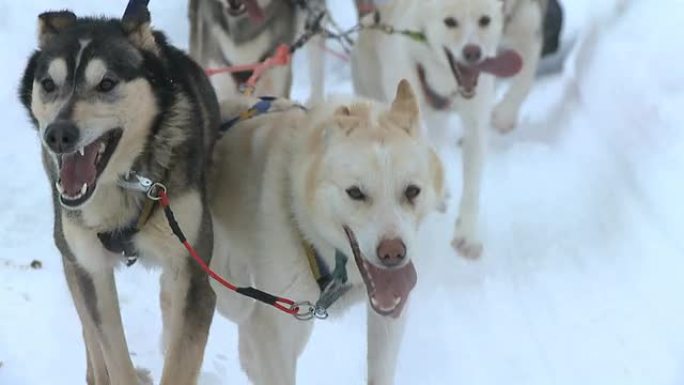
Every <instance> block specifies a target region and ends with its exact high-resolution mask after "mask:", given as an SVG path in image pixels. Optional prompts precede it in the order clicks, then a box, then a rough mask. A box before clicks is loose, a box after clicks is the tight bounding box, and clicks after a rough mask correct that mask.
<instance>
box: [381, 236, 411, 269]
mask: <svg viewBox="0 0 684 385" xmlns="http://www.w3.org/2000/svg"><path fill="white" fill-rule="evenodd" d="M376 252H377V254H378V259H380V262H381V263H382V264H383V265H385V266H396V265H398V264H400V263H401V262H402V261H403V260H404V258H406V245H404V242H403V241H402V240H401V239H399V238H393V239H383V240H382V241H381V242H380V244H379V245H378V249H377V251H376Z"/></svg>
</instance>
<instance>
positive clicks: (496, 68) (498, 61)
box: [475, 50, 523, 78]
mask: <svg viewBox="0 0 684 385" xmlns="http://www.w3.org/2000/svg"><path fill="white" fill-rule="evenodd" d="M522 66H523V61H522V57H520V55H519V54H518V53H517V52H515V51H513V50H505V51H501V52H500V53H499V54H498V55H497V56H495V57H492V58H489V59H486V60H484V61H483V62H481V63H480V64H478V65H476V66H475V68H476V69H477V70H479V71H481V72H487V73H489V74H492V75H494V76H497V77H500V78H508V77H511V76H515V75H516V74H517V73H518V72H520V70H521V69H522Z"/></svg>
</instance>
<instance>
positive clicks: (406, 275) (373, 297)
mask: <svg viewBox="0 0 684 385" xmlns="http://www.w3.org/2000/svg"><path fill="white" fill-rule="evenodd" d="M360 268H361V269H365V270H366V272H367V273H368V275H369V278H370V282H366V288H367V290H368V297H369V300H370V303H371V307H372V308H373V309H374V310H375V311H376V312H377V313H378V314H381V315H388V316H391V317H394V318H397V317H399V315H401V311H402V310H403V309H404V305H406V302H407V300H408V297H409V294H410V293H411V290H413V288H414V287H415V286H416V282H417V281H418V274H416V268H415V267H414V266H413V262H409V263H408V264H406V266H404V267H401V268H398V269H383V268H380V267H376V266H374V265H371V264H370V263H365V264H364V266H363V267H360Z"/></svg>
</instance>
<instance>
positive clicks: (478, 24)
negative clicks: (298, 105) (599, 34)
mask: <svg viewBox="0 0 684 385" xmlns="http://www.w3.org/2000/svg"><path fill="white" fill-rule="evenodd" d="M542 12H543V8H542V4H541V3H540V2H539V1H538V0H505V1H502V0H449V1H446V0H428V1H423V0H395V1H393V2H391V3H389V4H387V5H385V6H382V7H380V8H379V10H378V15H379V16H380V22H381V23H384V24H386V25H388V26H391V27H393V28H395V29H396V30H409V31H413V32H416V33H414V34H413V37H407V36H404V35H402V34H400V33H393V34H390V33H386V32H382V31H378V30H375V29H368V30H364V31H362V32H361V33H360V36H359V39H358V41H357V43H356V47H355V50H354V53H353V56H352V58H353V62H352V65H353V67H352V68H353V78H354V87H355V89H356V91H357V92H358V93H359V94H361V95H363V96H367V97H372V98H376V99H379V100H387V98H388V96H390V95H391V89H392V85H393V84H396V82H397V81H398V79H402V78H406V79H408V80H409V81H410V82H411V84H412V85H413V86H414V88H416V89H418V90H420V92H419V100H420V105H421V110H422V111H423V114H424V116H425V119H426V123H427V126H428V128H429V130H430V133H431V135H432V136H433V140H435V142H437V143H443V142H444V139H445V136H444V135H445V133H446V131H447V128H448V124H449V117H450V114H451V113H452V112H457V113H458V114H459V116H460V117H461V119H462V122H463V126H464V136H463V140H462V145H463V179H464V180H463V195H462V197H461V202H460V212H459V218H458V220H457V222H456V230H455V235H454V239H453V243H452V244H453V245H454V247H455V248H456V249H457V250H458V251H459V252H460V253H461V254H462V255H463V256H465V257H470V258H476V257H479V256H480V254H481V252H482V245H481V243H480V240H479V239H478V235H477V232H476V230H477V226H478V220H477V219H478V211H479V195H480V192H479V190H480V179H481V174H482V166H483V153H484V143H485V141H484V136H485V132H486V131H487V130H486V129H487V127H489V124H490V118H491V115H492V112H493V111H496V114H497V116H498V118H497V120H498V121H499V123H500V124H501V125H502V126H503V127H502V130H508V129H510V128H512V124H513V123H510V121H511V119H514V120H515V119H517V113H518V112H517V110H518V108H519V106H520V103H521V102H522V98H524V96H525V95H526V94H527V92H528V91H529V84H528V83H529V82H531V81H532V78H533V74H534V72H535V69H536V68H532V69H528V68H525V69H524V71H522V72H521V66H522V63H523V61H530V62H533V65H534V67H536V64H537V61H538V59H536V60H532V59H530V58H528V54H527V53H526V54H525V55H524V56H525V57H524V59H521V57H520V55H519V54H518V53H516V52H514V51H510V50H508V51H506V50H500V48H501V44H502V33H503V30H504V26H505V25H506V26H507V27H510V31H511V34H512V35H516V34H517V35H516V36H518V38H521V39H522V40H524V42H525V44H527V45H534V44H536V45H534V46H533V47H527V46H525V44H520V43H511V44H510V45H511V46H513V47H515V48H516V49H518V50H521V51H525V52H528V51H529V52H531V53H530V54H529V56H530V57H533V56H536V57H538V56H539V55H540V53H541V52H540V50H541V30H540V28H541V20H542V19H541V16H542V15H543V13H542ZM534 15H536V16H537V18H535V17H534ZM372 17H373V16H367V18H366V20H365V21H366V22H369V21H370V20H371V18H372ZM526 22H532V23H533V25H534V27H531V29H532V30H533V31H536V32H538V33H539V36H538V37H537V38H536V41H537V42H538V44H537V43H534V44H533V43H532V42H530V41H529V39H527V38H522V37H521V36H522V35H523V32H521V30H522V29H523V25H525V23H526ZM525 36H526V35H525ZM532 36H534V33H532ZM518 38H516V37H515V36H513V37H512V38H511V39H512V40H511V41H512V42H517V41H518V40H519V39H518ZM523 46H525V49H523ZM535 47H536V48H535ZM528 48H529V49H528ZM535 49H536V50H537V52H533V51H534V50H535ZM530 71H531V72H530ZM518 73H519V75H518V76H517V77H516V78H515V79H514V80H513V87H512V88H511V90H510V91H509V94H508V95H507V96H506V97H505V98H504V100H503V101H502V104H501V106H500V107H497V109H496V110H494V101H495V92H494V80H495V76H500V77H510V76H514V75H516V74H518ZM520 76H523V77H524V78H522V79H521V78H519V77H520Z"/></svg>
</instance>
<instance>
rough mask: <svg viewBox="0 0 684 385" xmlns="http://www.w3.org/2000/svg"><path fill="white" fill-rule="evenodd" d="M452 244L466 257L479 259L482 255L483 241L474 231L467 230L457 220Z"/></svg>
mask: <svg viewBox="0 0 684 385" xmlns="http://www.w3.org/2000/svg"><path fill="white" fill-rule="evenodd" d="M451 246H452V247H453V248H454V249H455V250H456V251H457V252H458V253H459V254H460V255H461V256H462V257H463V258H466V259H472V260H474V259H479V258H480V256H482V242H480V241H479V240H477V237H476V236H475V232H474V231H467V230H466V229H465V228H464V227H463V226H461V225H460V221H459V222H457V225H456V232H455V234H454V238H453V240H452V241H451Z"/></svg>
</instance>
